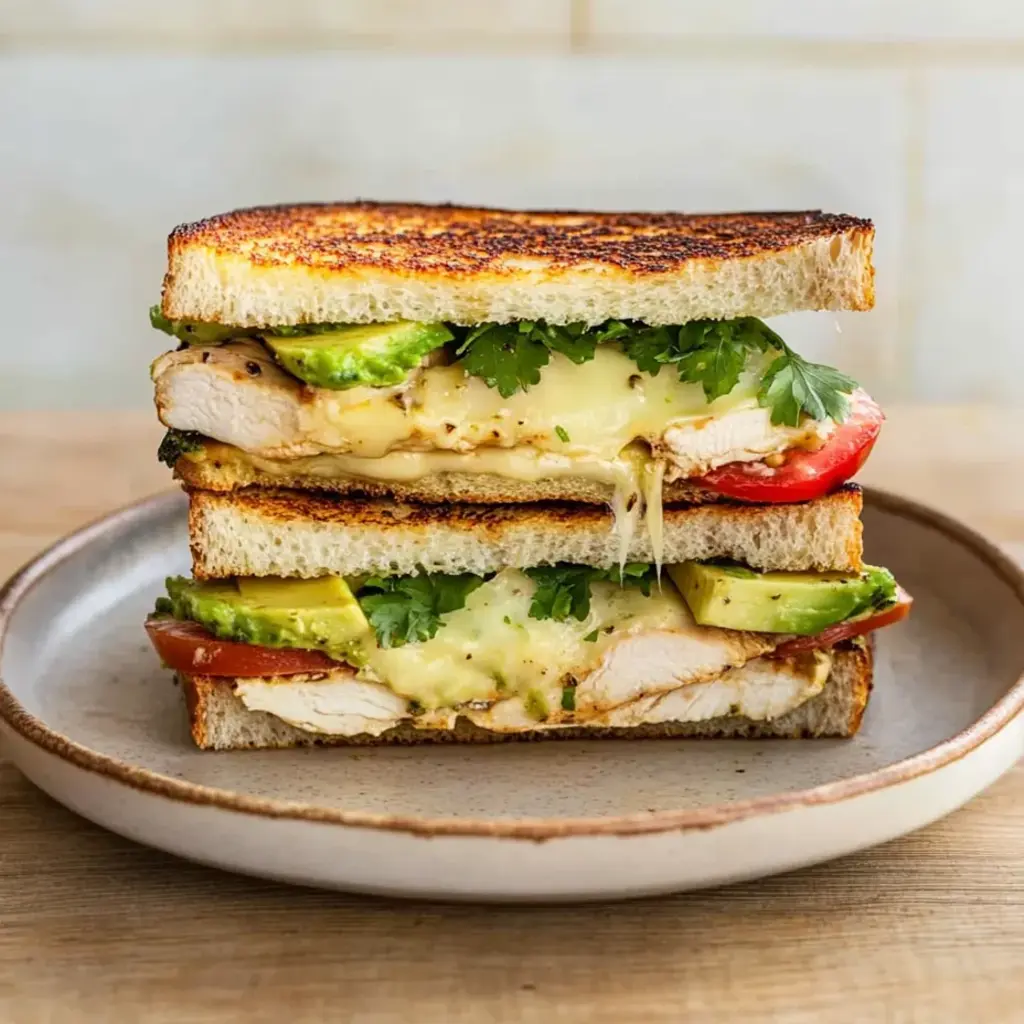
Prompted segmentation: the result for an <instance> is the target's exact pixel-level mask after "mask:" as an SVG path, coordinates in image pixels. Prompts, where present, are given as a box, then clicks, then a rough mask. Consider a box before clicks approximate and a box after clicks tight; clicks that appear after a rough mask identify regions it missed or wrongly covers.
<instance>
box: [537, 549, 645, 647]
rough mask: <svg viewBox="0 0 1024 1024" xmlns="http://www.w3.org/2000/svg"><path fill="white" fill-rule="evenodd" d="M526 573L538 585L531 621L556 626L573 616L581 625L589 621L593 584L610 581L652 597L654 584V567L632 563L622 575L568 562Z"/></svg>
mask: <svg viewBox="0 0 1024 1024" xmlns="http://www.w3.org/2000/svg"><path fill="white" fill-rule="evenodd" d="M524 571H525V573H526V575H527V576H529V578H530V579H531V580H533V582H534V583H536V584H537V589H536V590H535V591H534V594H533V600H532V601H531V602H530V618H531V619H554V620H555V621H556V622H564V621H565V620H566V619H568V618H569V617H570V616H572V617H573V618H574V619H577V620H579V621H580V622H583V620H584V619H586V617H587V616H588V615H589V614H590V586H591V584H592V583H598V582H601V581H606V582H610V583H619V584H621V585H624V586H636V587H639V588H640V590H641V591H642V592H643V593H644V594H645V595H650V592H651V584H652V583H653V581H654V567H653V566H651V565H648V564H647V563H646V562H629V563H627V564H626V566H625V567H624V569H623V570H622V572H620V571H619V567H618V566H614V567H613V568H611V569H595V568H593V567H592V566H589V565H569V564H566V563H564V562H559V563H558V564H557V565H544V566H537V567H535V568H533V569H526V570H524ZM584 639H587V638H584ZM595 639H596V638H595Z"/></svg>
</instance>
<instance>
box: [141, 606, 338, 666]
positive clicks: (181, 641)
mask: <svg viewBox="0 0 1024 1024" xmlns="http://www.w3.org/2000/svg"><path fill="white" fill-rule="evenodd" d="M146 632H147V633H148V634H149V639H150V640H151V641H152V644H153V646H154V647H155V648H156V652H157V654H159V655H160V658H161V660H162V661H163V662H164V664H165V665H169V666H170V667H171V668H173V669H174V670H175V671H176V672H188V673H190V674H191V675H201V676H241V677H243V678H245V677H254V676H293V675H296V674H298V673H300V672H331V671H334V670H336V669H339V668H342V667H343V665H342V664H341V662H337V661H334V660H333V659H332V658H328V657H327V655H326V654H324V653H323V652H322V651H300V650H296V649H295V648H289V647H259V646H257V645H256V644H243V643H237V642H235V641H234V640H221V639H219V638H218V637H215V636H214V635H213V634H212V633H210V632H208V631H207V630H205V629H203V627H202V626H200V625H199V624H198V623H196V622H182V621H180V620H178V619H149V620H147V622H146Z"/></svg>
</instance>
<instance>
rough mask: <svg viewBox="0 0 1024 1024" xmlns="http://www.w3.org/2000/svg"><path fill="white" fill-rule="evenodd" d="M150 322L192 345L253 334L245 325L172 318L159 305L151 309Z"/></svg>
mask: <svg viewBox="0 0 1024 1024" xmlns="http://www.w3.org/2000/svg"><path fill="white" fill-rule="evenodd" d="M149 322H150V323H151V324H152V325H153V326H154V327H155V328H156V329H157V330H158V331H163V332H164V333H165V334H172V335H174V337H175V338H178V339H179V340H180V341H186V342H188V344H190V345H219V344H220V343H221V342H223V341H230V340H231V339H232V338H241V337H243V336H244V335H247V334H252V333H253V332H252V330H251V329H249V328H245V327H225V326H224V324H213V323H205V322H203V321H202V320H170V319H168V318H167V317H165V316H164V315H163V313H162V312H161V311H160V307H159V306H151V307H150V309H149Z"/></svg>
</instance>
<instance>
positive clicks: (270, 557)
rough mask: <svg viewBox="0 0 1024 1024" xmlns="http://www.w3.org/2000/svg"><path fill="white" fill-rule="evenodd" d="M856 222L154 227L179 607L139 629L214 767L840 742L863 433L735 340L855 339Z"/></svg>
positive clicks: (782, 357) (865, 655)
mask: <svg viewBox="0 0 1024 1024" xmlns="http://www.w3.org/2000/svg"><path fill="white" fill-rule="evenodd" d="M873 237H874V229H873V227H872V225H871V223H870V222H869V221H865V220H860V219H857V218H853V217H847V216H836V215H828V214H822V213H817V212H799V213H769V214H715V215H697V216H694V215H684V214H606V213H600V214H598V213H552V212H513V211H502V210H485V209H468V208H461V207H451V206H417V205H411V204H374V203H354V204H331V205H303V206H288V207H268V208H260V209H252V210H242V211H237V212H234V213H229V214H226V215H222V216H219V217H213V218H211V219H209V220H206V221H201V222H199V223H196V224H190V225H185V226H182V227H180V228H177V229H176V230H175V231H174V232H173V233H172V234H171V236H170V239H169V243H168V269H167V274H166V276H165V279H164V287H163V292H162V297H161V303H160V305H159V306H157V307H154V308H153V310H152V311H151V321H152V323H153V325H154V326H155V327H157V328H159V329H160V330H162V331H164V332H166V334H168V335H170V336H171V337H172V338H173V339H174V341H175V342H176V345H175V346H173V347H172V348H171V350H170V351H167V352H166V353H165V354H163V355H161V356H160V357H159V358H157V359H156V361H155V362H154V363H153V366H152V377H153V381H154V385H155V398H156V407H157V412H158V415H159V417H160V419H161V421H162V422H163V424H164V425H165V426H166V427H167V431H168V432H167V435H166V437H165V439H164V441H163V443H162V444H161V447H160V452H159V455H160V457H161V459H163V460H164V461H165V462H166V463H167V464H168V465H170V466H171V467H172V468H173V470H174V473H175V476H176V477H177V478H178V479H179V480H180V481H181V482H182V484H183V485H184V487H185V488H186V490H187V491H188V494H189V536H190V543H191V550H192V560H193V572H192V575H191V577H187V578H185V577H182V578H175V579H171V580H169V581H168V584H167V593H166V594H165V595H163V596H161V597H160V599H159V600H158V602H157V607H156V610H155V612H154V614H153V615H152V616H151V617H150V618H149V620H148V621H147V629H148V631H149V634H150V637H151V639H152V640H153V643H154V645H155V647H156V648H157V650H158V652H159V653H160V655H161V657H162V658H163V660H164V662H165V663H166V664H168V665H169V666H170V667H171V668H173V669H174V670H175V672H176V673H177V676H178V679H179V681H180V682H181V685H182V687H183V690H184V692H185V696H186V704H187V707H188V711H189V717H190V725H191V730H192V735H193V737H194V739H195V741H196V742H197V743H198V745H199V746H201V747H204V748H214V749H232V748H252V747H275V746H295V745H306V744H320V743H382V742H401V743H406V742H423V741H491V740H498V739H507V738H544V737H562V738H568V737H578V736H598V735H612V736H632V737H643V736H743V737H756V736H849V735H852V734H853V733H855V732H856V730H857V728H858V727H859V724H860V721H861V718H862V715H863V713H864V709H865V706H866V704H867V699H868V694H869V692H870V689H871V681H872V646H871V637H872V635H873V633H874V631H875V630H877V629H878V628H880V627H881V626H884V625H889V624H891V623H893V622H896V621H898V620H899V619H901V618H903V617H904V616H905V615H906V614H907V612H908V611H909V608H910V604H911V601H910V598H909V596H908V595H907V594H906V593H905V592H904V591H903V590H902V589H901V588H900V587H899V585H898V583H897V582H896V581H895V580H894V579H893V577H892V575H891V574H890V573H889V572H888V571H887V570H886V569H884V568H882V567H876V566H871V565H868V564H865V562H864V559H863V546H862V537H861V524H860V510H861V496H860V492H859V490H858V489H857V487H856V486H855V485H853V484H851V483H850V482H849V481H850V479H851V477H852V476H853V475H854V474H855V473H856V471H857V470H858V469H859V468H860V466H861V465H862V464H863V462H864V460H865V459H866V458H867V456H868V454H869V453H870V450H871V447H872V445H873V444H874V442H875V439H876V437H877V436H878V432H879V430H880V428H881V425H882V420H883V417H882V414H881V412H880V410H879V408H878V406H877V405H876V404H875V403H874V402H873V401H872V399H871V398H870V397H869V396H868V395H867V394H866V393H865V392H864V391H863V390H862V389H861V388H859V387H858V385H857V384H856V382H855V381H853V380H852V379H850V378H849V377H848V376H846V375H845V374H843V373H841V372H840V371H838V370H835V369H833V368H831V367H827V366H822V365H820V364H816V363H811V362H809V361H807V360H805V359H803V358H802V357H801V356H800V355H799V354H798V353H796V352H795V351H793V350H792V349H791V348H790V346H789V345H788V344H787V343H786V341H785V340H784V339H783V338H782V337H781V336H780V335H779V334H778V333H777V332H776V331H775V330H774V329H773V328H772V327H771V326H769V324H767V323H766V322H765V318H770V317H773V316H776V315H780V314H783V313H787V312H792V311H796V310H810V309H818V310H829V309H831V310H835V309H868V308H870V307H871V305H872V303H873V298H874V291H873V287H874V286H873V268H872V265H871V249H872V243H873Z"/></svg>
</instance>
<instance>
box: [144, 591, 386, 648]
mask: <svg viewBox="0 0 1024 1024" xmlns="http://www.w3.org/2000/svg"><path fill="white" fill-rule="evenodd" d="M167 593H168V596H169V599H170V600H169V601H167V600H165V601H161V602H158V603H157V613H158V614H159V613H161V612H162V613H165V614H170V615H173V616H174V618H176V619H189V620H191V621H193V622H198V623H199V624H200V625H202V626H205V627H206V628H207V629H208V630H209V631H210V632H211V633H213V634H214V635H215V636H219V637H221V638H223V639H225V640H238V641H241V642H242V643H247V644H257V645H259V646H261V647H298V648H302V649H303V650H310V651H323V652H324V653H325V654H327V655H328V656H329V657H331V658H335V659H336V660H338V661H347V662H349V663H350V664H353V665H360V664H362V663H363V661H365V654H364V650H365V649H366V645H367V644H368V643H369V644H372V636H373V634H372V632H371V630H370V624H369V623H368V622H367V621H366V616H365V615H364V614H363V611H362V609H361V608H360V607H359V602H358V601H357V600H356V599H355V597H354V596H353V595H352V591H351V590H350V589H349V586H348V584H347V583H346V582H345V581H344V580H343V579H341V577H339V576H321V577H318V578H316V579H311V580H299V579H279V578H277V577H269V578H258V579H257V578H241V579H238V580H217V581H215V582H209V583H201V582H199V581H197V580H193V579H188V578H187V577H184V576H174V577H171V578H170V579H168V580H167Z"/></svg>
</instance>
